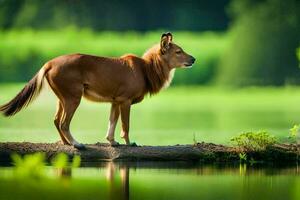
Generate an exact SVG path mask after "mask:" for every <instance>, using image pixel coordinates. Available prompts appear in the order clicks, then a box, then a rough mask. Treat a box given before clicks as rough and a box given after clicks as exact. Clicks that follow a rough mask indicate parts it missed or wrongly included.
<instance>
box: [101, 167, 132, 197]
mask: <svg viewBox="0 0 300 200" xmlns="http://www.w3.org/2000/svg"><path fill="white" fill-rule="evenodd" d="M118 171H119V173H120V177H121V184H120V182H119V179H118V177H117V176H116V175H117V173H118ZM106 179H107V180H108V181H109V191H108V194H109V199H111V200H116V199H122V200H123V199H124V200H128V199H129V168H128V166H126V165H123V166H117V165H115V164H114V163H113V162H108V163H107V165H106Z"/></svg>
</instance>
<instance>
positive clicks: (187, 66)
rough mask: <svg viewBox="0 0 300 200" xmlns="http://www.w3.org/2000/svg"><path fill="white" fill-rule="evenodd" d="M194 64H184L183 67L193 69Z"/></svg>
mask: <svg viewBox="0 0 300 200" xmlns="http://www.w3.org/2000/svg"><path fill="white" fill-rule="evenodd" d="M193 64H194V63H183V66H184V67H185V68H191V67H192V66H193Z"/></svg>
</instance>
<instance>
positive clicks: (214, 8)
mask: <svg viewBox="0 0 300 200" xmlns="http://www.w3.org/2000/svg"><path fill="white" fill-rule="evenodd" d="M228 2H229V0H218V1H210V0H201V1H198V0H189V1H182V0H164V1H161V0H143V1H140V0H113V1H105V0H97V1H95V0H84V1H80V0H72V1H70V0H43V1H41V0H0V27H2V28H3V29H11V28H20V29H23V28H33V29H46V30H49V29H61V28H64V27H66V26H70V25H71V26H76V27H79V28H91V29H92V30H95V31H103V30H110V31H128V30H135V31H150V30H157V29H167V30H190V31H205V30H224V29H226V27H227V24H228V17H227V16H226V12H225V10H224V6H226V5H227V4H228ZM195 19H197V20H195Z"/></svg>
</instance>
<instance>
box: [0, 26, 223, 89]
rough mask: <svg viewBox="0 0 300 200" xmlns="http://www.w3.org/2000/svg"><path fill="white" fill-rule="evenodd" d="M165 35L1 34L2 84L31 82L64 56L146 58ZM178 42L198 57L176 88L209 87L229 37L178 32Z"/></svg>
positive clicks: (86, 31) (177, 80) (182, 73)
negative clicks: (131, 54) (183, 85)
mask: <svg viewBox="0 0 300 200" xmlns="http://www.w3.org/2000/svg"><path fill="white" fill-rule="evenodd" d="M161 33H162V31H159V32H158V31H156V32H147V33H138V32H100V33H96V32H93V31H91V30H90V29H80V30H79V29H77V28H75V27H73V28H72V27H70V28H68V29H64V30H60V31H35V30H31V29H26V30H10V31H2V32H0V38H2V41H1V43H0V52H1V53H0V82H8V81H28V80H30V79H31V78H32V76H33V75H34V74H35V73H36V72H37V71H38V70H39V68H41V67H42V65H43V64H44V63H46V62H47V61H48V60H50V59H52V58H54V57H56V56H60V55H63V54H71V53H86V54H94V55H99V56H113V57H117V56H121V55H123V54H126V53H134V54H136V55H138V56H142V55H143V53H144V52H145V51H146V50H147V49H148V48H150V47H151V46H152V45H153V44H155V43H158V42H159V41H160V37H161ZM173 35H174V42H175V43H177V44H179V45H181V46H182V47H183V49H184V50H185V51H186V52H188V53H190V54H192V55H193V56H194V57H196V59H197V61H196V64H195V65H194V67H193V68H192V69H191V70H184V69H179V70H177V72H176V73H177V74H176V76H175V84H208V83H210V82H211V81H212V79H213V77H214V75H215V72H216V71H217V70H216V68H217V63H218V58H219V57H220V56H219V55H220V54H221V52H223V50H224V48H225V46H226V44H227V37H226V35H225V34H217V33H212V32H205V33H190V32H174V33H173Z"/></svg>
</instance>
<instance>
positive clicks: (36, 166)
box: [11, 152, 81, 179]
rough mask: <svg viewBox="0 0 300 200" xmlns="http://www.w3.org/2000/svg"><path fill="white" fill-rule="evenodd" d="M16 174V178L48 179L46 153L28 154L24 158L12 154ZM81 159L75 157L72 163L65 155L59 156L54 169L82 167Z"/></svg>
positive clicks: (54, 163)
mask: <svg viewBox="0 0 300 200" xmlns="http://www.w3.org/2000/svg"><path fill="white" fill-rule="evenodd" d="M11 159H12V161H13V165H14V166H15V167H14V172H15V177H16V178H28V179H41V178H45V177H46V173H45V167H46V158H45V154H44V153H39V152H38V153H34V154H27V155H24V156H23V157H22V156H21V155H19V154H12V155H11ZM80 163H81V158H80V156H79V155H75V156H74V157H73V159H72V160H71V162H69V157H68V155H67V154H65V153H59V154H57V155H56V156H55V157H54V158H53V159H52V160H51V164H52V165H53V167H55V168H58V169H70V168H77V167H79V166H80Z"/></svg>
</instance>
